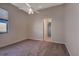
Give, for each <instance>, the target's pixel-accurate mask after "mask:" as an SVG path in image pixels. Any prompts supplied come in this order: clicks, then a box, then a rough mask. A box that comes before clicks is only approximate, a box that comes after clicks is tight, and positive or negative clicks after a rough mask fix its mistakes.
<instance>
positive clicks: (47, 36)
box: [43, 18, 52, 41]
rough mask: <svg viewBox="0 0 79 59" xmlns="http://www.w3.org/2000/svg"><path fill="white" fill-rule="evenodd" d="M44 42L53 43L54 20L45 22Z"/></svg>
mask: <svg viewBox="0 0 79 59" xmlns="http://www.w3.org/2000/svg"><path fill="white" fill-rule="evenodd" d="M43 40H44V41H52V18H46V19H44V20H43Z"/></svg>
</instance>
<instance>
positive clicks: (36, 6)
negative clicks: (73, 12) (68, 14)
mask: <svg viewBox="0 0 79 59" xmlns="http://www.w3.org/2000/svg"><path fill="white" fill-rule="evenodd" d="M29 4H30V5H31V7H32V8H33V9H34V10H35V11H37V10H42V9H45V8H48V7H54V6H57V5H61V4H63V3H29ZM12 5H14V6H16V7H18V8H19V9H21V10H23V11H25V12H28V10H27V5H26V4H25V3H12Z"/></svg>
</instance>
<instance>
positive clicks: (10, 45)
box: [0, 39, 28, 48]
mask: <svg viewBox="0 0 79 59" xmlns="http://www.w3.org/2000/svg"><path fill="white" fill-rule="evenodd" d="M25 40H28V39H23V40H18V41H16V42H13V43H9V44H6V45H3V46H0V48H4V47H7V46H11V45H14V44H17V43H20V42H23V41H25Z"/></svg>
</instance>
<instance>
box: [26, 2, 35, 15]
mask: <svg viewBox="0 0 79 59" xmlns="http://www.w3.org/2000/svg"><path fill="white" fill-rule="evenodd" d="M25 4H26V5H27V7H28V8H27V9H28V14H34V11H33V9H32V7H31V5H30V4H28V3H25Z"/></svg>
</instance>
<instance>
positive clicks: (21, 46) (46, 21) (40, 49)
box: [0, 3, 79, 56]
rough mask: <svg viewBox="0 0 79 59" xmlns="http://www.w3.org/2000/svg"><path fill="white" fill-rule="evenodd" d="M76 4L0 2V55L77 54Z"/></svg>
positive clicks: (77, 23) (78, 23)
mask: <svg viewBox="0 0 79 59" xmlns="http://www.w3.org/2000/svg"><path fill="white" fill-rule="evenodd" d="M78 10H79V3H77V4H75V3H0V56H79V52H78V50H79V46H78V45H79V43H78V41H79V40H78V39H79V36H78V35H79V28H78V25H79V20H78V19H79V16H78V15H79V11H78Z"/></svg>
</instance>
